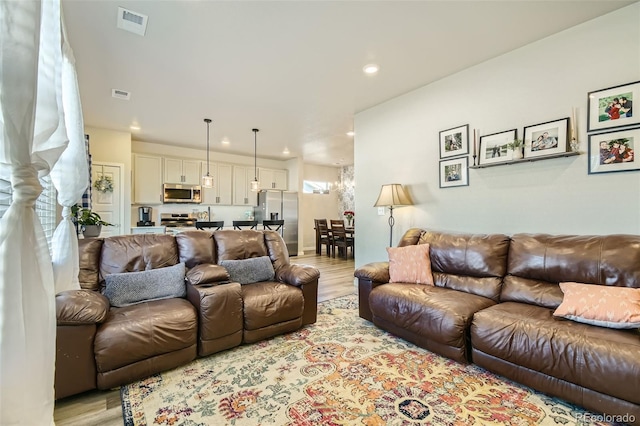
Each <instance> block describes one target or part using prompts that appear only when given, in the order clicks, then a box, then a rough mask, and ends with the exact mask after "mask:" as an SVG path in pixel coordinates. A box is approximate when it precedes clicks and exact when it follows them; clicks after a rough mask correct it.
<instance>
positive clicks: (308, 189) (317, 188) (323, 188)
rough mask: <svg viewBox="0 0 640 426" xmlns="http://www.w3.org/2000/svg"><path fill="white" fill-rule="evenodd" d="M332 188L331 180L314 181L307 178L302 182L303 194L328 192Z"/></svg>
mask: <svg viewBox="0 0 640 426" xmlns="http://www.w3.org/2000/svg"><path fill="white" fill-rule="evenodd" d="M330 190H331V184H330V183H329V182H314V181H310V180H305V181H303V183H302V193H303V194H328V193H329V191H330Z"/></svg>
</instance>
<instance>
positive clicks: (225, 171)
mask: <svg viewBox="0 0 640 426" xmlns="http://www.w3.org/2000/svg"><path fill="white" fill-rule="evenodd" d="M201 168H202V175H203V176H204V175H206V174H207V162H206V161H203V162H202V166H201ZM209 174H210V175H211V176H213V188H204V187H203V188H202V204H217V205H221V206H230V205H231V204H232V201H233V166H232V165H231V164H223V163H209Z"/></svg>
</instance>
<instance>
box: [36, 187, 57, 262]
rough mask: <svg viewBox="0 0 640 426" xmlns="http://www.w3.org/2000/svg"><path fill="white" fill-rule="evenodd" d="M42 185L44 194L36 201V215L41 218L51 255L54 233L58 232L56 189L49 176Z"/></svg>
mask: <svg viewBox="0 0 640 426" xmlns="http://www.w3.org/2000/svg"><path fill="white" fill-rule="evenodd" d="M40 185H42V193H41V194H40V196H39V197H38V199H37V200H36V214H37V215H38V217H39V218H40V223H41V224H42V228H43V229H44V235H45V236H46V237H47V244H48V245H49V253H51V240H52V239H53V233H54V232H55V230H56V225H57V224H58V222H57V217H56V213H57V200H56V188H55V186H53V182H51V177H50V176H49V175H47V176H45V177H43V178H42V179H40Z"/></svg>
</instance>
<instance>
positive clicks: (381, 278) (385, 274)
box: [353, 262, 390, 283]
mask: <svg viewBox="0 0 640 426" xmlns="http://www.w3.org/2000/svg"><path fill="white" fill-rule="evenodd" d="M353 275H354V276H355V277H356V278H364V279H367V280H370V281H375V282H379V283H388V282H389V279H390V278H389V262H373V263H367V264H366V265H363V266H361V267H359V268H358V269H356V271H355V272H354V273H353Z"/></svg>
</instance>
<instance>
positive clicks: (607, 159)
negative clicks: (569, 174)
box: [589, 127, 640, 174]
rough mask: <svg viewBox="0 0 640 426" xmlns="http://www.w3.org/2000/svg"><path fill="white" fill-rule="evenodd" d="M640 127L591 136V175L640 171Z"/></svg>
mask: <svg viewBox="0 0 640 426" xmlns="http://www.w3.org/2000/svg"><path fill="white" fill-rule="evenodd" d="M638 147H640V127H635V128H631V129H626V130H618V131H612V132H604V133H598V134H595V135H589V174H594V173H611V172H629V171H633V170H640V159H638V158H636V150H637V149H638Z"/></svg>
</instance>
